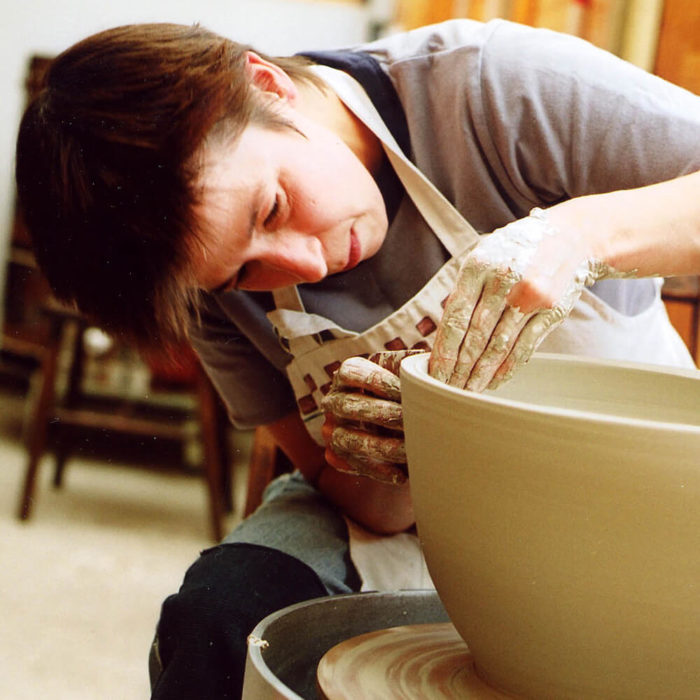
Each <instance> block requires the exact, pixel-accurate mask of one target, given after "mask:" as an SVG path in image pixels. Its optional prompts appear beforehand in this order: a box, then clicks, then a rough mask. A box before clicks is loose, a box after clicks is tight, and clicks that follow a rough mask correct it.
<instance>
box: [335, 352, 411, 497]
mask: <svg viewBox="0 0 700 700" xmlns="http://www.w3.org/2000/svg"><path fill="white" fill-rule="evenodd" d="M407 354H413V352H412V351H397V352H382V353H377V354H376V355H373V356H371V359H367V358H364V357H351V358H348V359H347V360H345V361H344V362H343V363H342V364H341V365H340V367H339V368H338V370H337V371H336V372H335V375H334V376H333V381H332V384H331V389H330V391H329V392H328V393H327V394H326V396H325V397H324V399H323V403H322V408H323V411H324V413H325V414H326V420H325V423H324V426H323V438H324V441H325V443H326V460H327V461H328V463H329V464H330V465H331V466H333V467H335V468H336V469H338V470H340V471H345V472H351V473H353V474H361V475H363V476H368V477H370V478H373V479H376V480H377V481H382V482H385V483H392V484H400V483H403V482H404V481H405V480H406V467H405V463H406V450H405V447H404V439H403V410H402V407H401V382H400V379H399V377H398V371H399V365H400V363H401V360H402V359H403V358H404V357H406V355H407Z"/></svg>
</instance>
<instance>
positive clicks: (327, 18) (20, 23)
mask: <svg viewBox="0 0 700 700" xmlns="http://www.w3.org/2000/svg"><path fill="white" fill-rule="evenodd" d="M0 8H2V10H3V13H2V14H3V17H2V19H1V20H0V294H1V293H2V292H1V290H2V289H4V275H5V263H6V251H7V243H8V239H9V231H10V226H11V220H12V219H11V217H12V208H13V206H14V174H13V173H14V148H15V139H16V136H17V126H18V124H19V119H20V117H21V112H22V109H23V105H24V79H25V73H26V67H27V61H28V59H29V57H30V56H31V55H32V54H35V53H44V54H47V55H55V54H56V53H58V52H60V51H62V50H63V49H65V48H67V47H68V46H70V45H71V44H73V43H74V42H76V41H78V40H80V39H82V38H84V37H86V36H88V35H89V34H92V33H94V32H97V31H101V30H103V29H107V28H109V27H113V26H116V25H119V24H127V23H132V22H163V21H167V22H179V23H183V24H191V23H194V22H199V23H200V24H202V25H203V26H205V27H207V28H208V29H212V30H213V31H216V32H219V33H221V34H224V35H226V36H230V37H231V38H232V39H235V40H237V41H242V42H245V43H250V44H252V45H253V46H255V47H257V48H259V49H260V50H261V51H264V52H266V53H271V54H280V55H284V54H288V53H293V52H294V51H298V50H302V49H322V48H337V47H340V46H345V45H348V44H353V43H357V42H361V41H364V40H365V39H366V36H367V26H368V25H367V23H368V16H367V13H368V10H367V9H366V6H365V5H362V4H359V3H343V2H328V1H326V2H320V1H315V2H314V1H312V0H21V1H20V2H18V1H17V0H0ZM1 308H2V307H0V321H1Z"/></svg>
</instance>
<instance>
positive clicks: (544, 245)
mask: <svg viewBox="0 0 700 700" xmlns="http://www.w3.org/2000/svg"><path fill="white" fill-rule="evenodd" d="M619 276H621V275H619V274H618V273H616V271H615V270H613V269H612V268H610V267H609V266H607V265H605V264H603V263H602V262H600V261H599V260H596V259H594V258H593V257H592V256H591V253H590V250H589V249H588V246H587V243H586V241H585V240H583V238H582V237H581V236H579V235H578V234H577V233H576V231H574V230H568V229H567V231H566V232H563V231H560V230H559V229H557V228H555V227H554V226H552V225H551V224H550V223H549V221H548V218H547V214H546V212H544V211H542V210H541V209H533V210H532V212H531V213H530V216H528V217H526V218H524V219H519V220H518V221H514V222H513V223H510V224H508V225H507V226H504V227H503V228H500V229H497V230H496V231H494V232H493V233H492V234H490V235H489V236H485V237H484V239H483V240H482V241H481V242H480V243H479V244H478V245H477V246H476V247H475V248H474V250H473V251H472V252H471V253H470V254H469V256H468V257H467V258H466V259H465V261H464V263H463V265H462V268H461V270H460V272H459V275H458V279H457V283H456V286H455V289H454V291H453V293H452V294H451V295H450V297H449V299H448V301H447V304H446V305H445V312H444V314H443V317H442V319H441V321H440V323H439V324H438V330H437V334H436V339H435V344H434V346H433V351H432V354H431V356H430V363H429V372H430V374H431V375H432V376H433V377H435V378H437V379H440V380H441V381H444V382H447V383H448V384H451V385H453V386H458V387H460V388H464V387H466V388H467V389H471V390H474V391H482V390H484V389H486V388H491V389H493V388H495V387H496V386H498V385H499V384H500V383H502V382H504V381H506V380H507V379H509V378H510V377H511V376H512V374H513V372H514V371H515V370H516V369H517V368H518V367H519V366H521V365H523V364H524V363H525V362H527V361H528V360H529V359H530V356H531V355H532V353H533V352H534V351H535V350H536V349H537V347H538V345H539V344H540V343H541V342H542V341H543V340H544V338H545V337H546V336H547V335H548V334H549V333H550V332H551V331H552V330H553V329H554V328H556V327H557V326H558V325H559V324H560V323H561V322H562V321H563V320H564V319H565V318H566V317H567V316H568V314H569V313H570V312H571V309H572V308H573V306H574V304H575V303H576V301H577V300H578V298H579V296H580V295H581V292H582V290H583V288H584V287H586V286H589V285H591V284H593V283H594V282H595V281H596V280H599V279H603V278H606V277H619Z"/></svg>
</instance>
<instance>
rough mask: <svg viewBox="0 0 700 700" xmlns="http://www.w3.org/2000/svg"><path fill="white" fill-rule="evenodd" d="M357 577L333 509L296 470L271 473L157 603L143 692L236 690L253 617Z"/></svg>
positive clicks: (206, 696)
mask: <svg viewBox="0 0 700 700" xmlns="http://www.w3.org/2000/svg"><path fill="white" fill-rule="evenodd" d="M360 585H361V581H360V577H359V575H358V573H357V571H356V570H355V567H354V566H353V564H352V562H351V561H350V555H349V547H348V533H347V527H346V525H345V521H344V520H343V518H342V517H341V516H340V515H339V514H338V513H337V512H336V510H335V508H333V506H331V505H330V504H329V503H328V502H327V501H326V500H325V499H324V498H323V496H322V495H321V494H320V493H319V492H318V491H317V490H316V489H314V488H313V487H312V486H310V485H309V484H308V483H307V482H306V481H305V480H304V478H303V477H302V476H301V474H299V473H294V474H286V475H284V476H281V477H279V478H278V479H276V480H275V481H273V482H272V483H271V484H270V485H269V486H268V488H267V489H266V491H265V494H264V498H263V503H262V505H261V506H260V507H259V508H258V509H257V510H256V511H255V513H253V514H252V515H251V516H250V517H249V518H247V519H246V520H245V521H243V523H241V524H240V525H239V526H238V527H237V528H235V529H234V530H233V532H232V533H231V534H230V535H229V536H228V537H226V538H225V539H224V541H223V542H222V543H221V544H220V545H218V546H217V547H212V548H210V549H208V550H205V551H204V552H202V554H201V556H200V557H199V559H198V560H197V561H196V562H195V563H194V564H192V566H191V567H190V568H189V569H188V571H187V573H186V574H185V579H184V582H183V584H182V586H181V587H180V590H179V591H178V592H177V593H176V594H174V595H171V596H169V597H168V598H167V599H166V600H165V602H164V603H163V607H162V610H161V616H160V620H159V622H158V629H157V632H156V639H155V642H154V644H153V649H152V652H151V685H152V693H153V694H152V700H181V699H182V698H197V700H210V699H211V700H220V699H221V698H239V697H240V694H241V690H242V687H243V672H244V669H245V660H246V652H247V646H246V638H247V636H248V634H249V633H250V632H251V630H252V629H253V628H254V627H255V625H257V623H258V622H260V620H262V619H263V618H264V617H266V616H267V615H270V614H271V613H273V612H275V611H277V610H280V609H281V608H284V607H286V606H288V605H292V604H294V603H299V602H302V601H304V600H309V599H311V598H317V597H321V596H325V595H331V594H337V593H350V592H356V591H359V589H360Z"/></svg>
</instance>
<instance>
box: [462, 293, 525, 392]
mask: <svg viewBox="0 0 700 700" xmlns="http://www.w3.org/2000/svg"><path fill="white" fill-rule="evenodd" d="M530 316H531V315H530V314H523V313H521V312H520V311H519V310H518V309H514V308H512V307H510V306H506V307H505V308H504V309H503V313H502V314H501V317H500V318H499V320H498V322H497V323H496V326H495V328H494V329H493V331H492V333H491V337H490V338H489V342H488V344H487V345H486V349H485V350H484V351H483V352H482V353H481V355H480V356H479V357H478V358H477V360H476V361H475V362H473V363H472V364H471V371H470V372H469V375H468V376H467V377H466V379H465V381H464V383H463V384H459V385H458V386H460V388H464V387H466V388H467V389H470V390H471V391H483V390H484V389H486V388H487V387H489V386H490V385H491V382H492V380H493V379H494V377H495V376H496V375H497V374H499V373H500V371H501V367H502V366H503V365H504V364H505V363H507V362H508V359H509V358H511V357H512V354H513V351H514V348H516V347H517V346H518V343H519V342H520V341H521V337H522V332H523V329H524V328H526V327H527V323H528V320H529V319H530ZM523 347H524V346H523ZM528 359H529V356H528ZM470 361H471V358H470Z"/></svg>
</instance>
